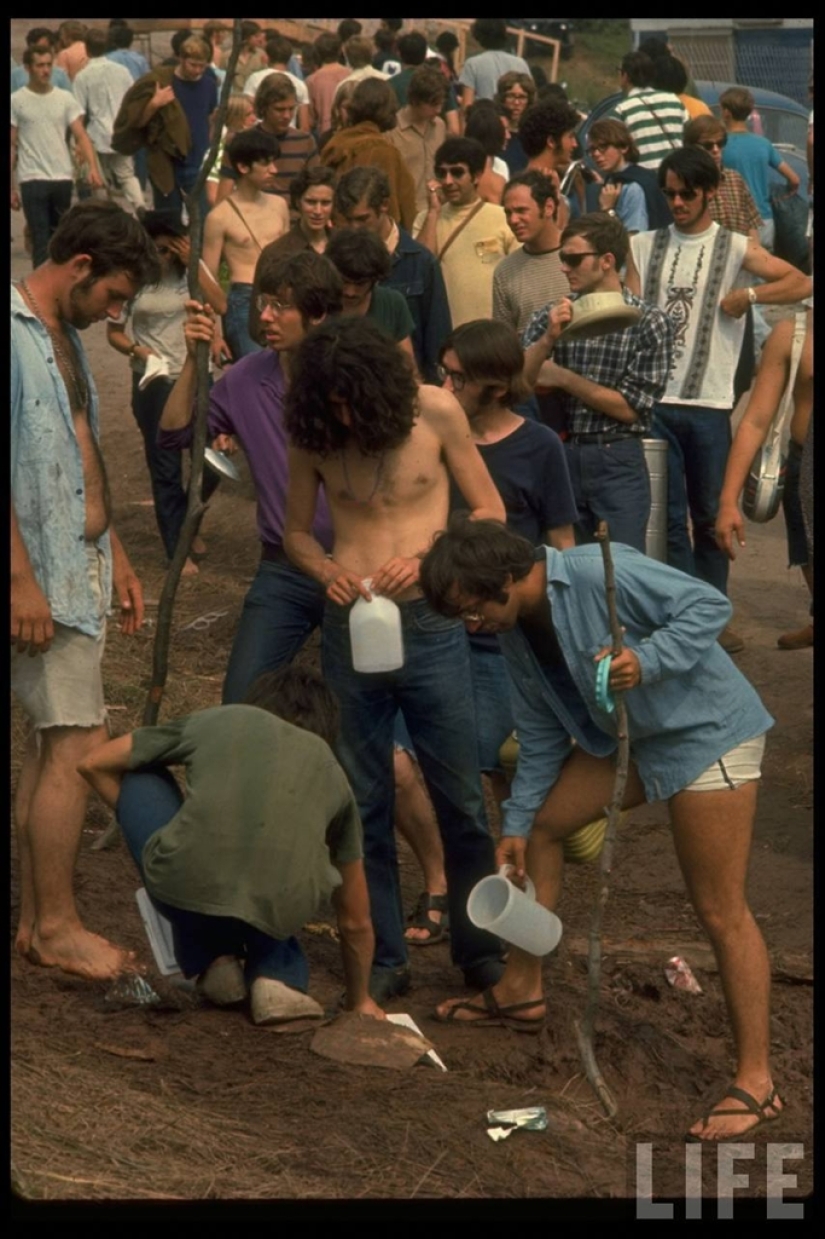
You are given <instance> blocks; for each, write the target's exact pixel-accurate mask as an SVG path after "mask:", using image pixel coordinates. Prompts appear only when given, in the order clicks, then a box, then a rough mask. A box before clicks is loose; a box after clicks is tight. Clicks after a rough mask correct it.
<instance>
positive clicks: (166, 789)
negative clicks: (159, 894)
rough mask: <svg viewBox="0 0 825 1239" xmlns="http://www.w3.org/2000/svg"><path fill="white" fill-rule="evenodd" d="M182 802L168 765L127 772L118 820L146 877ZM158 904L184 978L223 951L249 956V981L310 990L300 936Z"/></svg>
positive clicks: (224, 953) (229, 823)
mask: <svg viewBox="0 0 825 1239" xmlns="http://www.w3.org/2000/svg"><path fill="white" fill-rule="evenodd" d="M182 804H183V797H182V795H181V793H180V789H179V787H178V785H177V783H176V782H175V780H174V779H173V777H172V775H171V774H170V773H169V771H168V770H167V769H166V767H165V766H142V767H141V768H139V769H138V770H134V771H130V772H128V773H127V774H125V775H124V776H123V783H122V785H121V791H120V796H119V798H118V802H117V809H116V814H117V820H118V823H119V825H120V828H121V830H122V831H123V837H124V838H125V840H126V843H127V846H128V848H129V851H130V852H131V854H132V859H133V860H134V862H135V864H136V865H137V867H138V871H139V872H140V875H141V877H143V849H144V847H145V846H146V843H147V841H148V840H149V838H150V837H151V836H152V835H153V834H155V832H156V831H158V830H161V829H162V828H163V827H164V826H166V825H167V823H168V822H170V821H171V820H172V818H173V817H174V816H175V814H176V813H177V812H178V810H179V809H180V807H181V805H182ZM228 829H231V820H230V821H229V822H228ZM150 897H151V896H150ZM152 902H153V903H154V905H155V907H156V908H157V910H158V911H159V912H160V913H162V915H163V916H165V917H166V918H167V919H168V920H169V921H171V923H172V931H173V933H172V937H173V942H174V948H175V958H176V959H177V961H178V963H179V964H180V968H181V971H182V972H183V974H184V976H187V977H195V976H199V975H200V973H202V972H205V970H206V969H207V968H208V967H209V965H210V964H211V963H212V961H213V960H214V959H217V958H218V956H219V955H236V956H238V957H239V958H243V957H244V956H245V957H246V981H247V984H251V983H252V981H254V980H255V978H256V977H271V978H274V979H275V980H278V981H283V983H284V984H285V985H289V986H291V987H292V988H293V989H299V990H303V991H304V992H306V988H307V985H308V983H309V965H308V964H307V960H306V956H305V955H304V952H303V950H302V949H301V945H300V943H299V942H298V940H297V938H285V939H283V940H281V939H278V938H270V936H269V935H268V934H265V933H262V932H261V930H260V929H256V928H255V926H254V925H247V924H246V922H245V921H240V920H238V919H237V918H236V917H231V916H207V915H205V914H204V913H201V912H189V911H187V910H186V909H184V908H173V907H172V906H171V905H170V904H167V903H161V902H160V900H157V899H153V900H152Z"/></svg>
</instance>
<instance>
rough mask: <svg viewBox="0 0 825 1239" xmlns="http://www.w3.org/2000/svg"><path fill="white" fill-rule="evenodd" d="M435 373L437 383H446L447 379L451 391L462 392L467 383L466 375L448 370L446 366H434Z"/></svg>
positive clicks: (458, 371)
mask: <svg viewBox="0 0 825 1239" xmlns="http://www.w3.org/2000/svg"><path fill="white" fill-rule="evenodd" d="M435 372H436V374H437V375H438V381H439V383H446V381H447V379H449V380H450V382H451V383H452V385H453V391H462V390H463V388H464V384H465V383H466V382H467V375H466V374H462V373H461V371H460V370H448V369H447V367H446V366H436V368H435Z"/></svg>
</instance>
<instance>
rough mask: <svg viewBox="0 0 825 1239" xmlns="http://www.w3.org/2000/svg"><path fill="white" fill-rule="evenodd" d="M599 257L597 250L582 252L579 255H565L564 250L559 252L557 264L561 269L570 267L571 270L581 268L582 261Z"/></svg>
mask: <svg viewBox="0 0 825 1239" xmlns="http://www.w3.org/2000/svg"><path fill="white" fill-rule="evenodd" d="M599 256H600V255H599V252H598V250H583V251H582V253H581V254H569V253H565V251H564V250H559V262H560V263H561V264H562V266H563V267H572V268H573V270H575V269H576V267H580V266H581V264H582V259H584V258H598V257H599Z"/></svg>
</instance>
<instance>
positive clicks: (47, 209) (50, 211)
mask: <svg viewBox="0 0 825 1239" xmlns="http://www.w3.org/2000/svg"><path fill="white" fill-rule="evenodd" d="M20 203H21V205H22V207H23V214H24V215H25V217H26V223H27V224H28V225H29V232H30V233H31V234H32V266H33V267H39V266H40V264H41V262H45V261H46V259H47V258H48V256H49V241H50V240H51V238H52V233H53V232H54V230H55V229H56V228H57V225H58V224H59V223H60V217H61V215H63V213H64V212H65V211H68V209H69V207H70V206H71V205H72V182H71V181H21V182H20Z"/></svg>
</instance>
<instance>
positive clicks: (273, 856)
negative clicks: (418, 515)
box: [79, 667, 384, 1024]
mask: <svg viewBox="0 0 825 1239" xmlns="http://www.w3.org/2000/svg"><path fill="white" fill-rule="evenodd" d="M338 716H339V715H338V705H337V702H336V700H335V698H334V697H333V695H332V693H331V692H330V690H329V689H328V688H327V687H326V685H325V684H324V683H323V682H322V681H321V679H320V677H318V676H317V675H316V674H314V673H312V672H309V671H308V670H306V669H305V668H299V667H283V668H281V669H280V670H278V671H273V672H267V673H266V674H265V675H262V676H260V677H259V678H258V679H257V680H256V681H255V682H254V683H253V685H252V686H251V688H250V689H249V691H248V693H247V695H246V698H245V701H244V703H243V704H239V705H225V706H216V707H213V708H212V709H207V710H201V711H199V712H198V713H196V714H191V715H189V716H188V717H187V718H183V719H177V720H174V721H172V722H169V723H164V724H162V725H160V726H157V727H141V728H139V729H138V730H137V731H135V732H132V733H131V734H129V735H125V736H120V737H119V738H118V739H116V740H111V741H109V742H108V743H107V744H103V745H101V746H100V747H99V748H97V749H95V750H94V751H93V752H92V753H91V754H90V756H89V757H88V758H87V759H86V760H85V761H84V762H83V764H82V765H81V766H80V767H79V771H80V773H81V774H82V775H83V776H84V778H86V779H87V780H88V781H89V783H91V785H92V787H94V789H95V790H96V791H97V792H98V794H99V795H100V796H101V797H102V798H103V800H105V801H106V803H107V804H109V805H111V806H112V808H114V809H115V812H116V814H117V819H118V822H119V824H120V827H121V829H122V830H123V834H124V837H125V839H126V842H127V844H128V846H129V850H130V851H131V853H132V857H133V859H134V861H135V863H136V865H137V866H138V869H139V870H140V873H141V876H142V877H143V880H144V882H145V883H146V888H147V890H148V892H149V894H150V896H151V897H152V900H153V902H154V903H155V905H156V907H157V908H158V910H159V911H160V912H162V913H163V915H164V916H167V917H168V918H169V920H170V921H171V922H172V926H173V932H174V944H175V955H176V957H177V959H178V962H179V963H180V965H181V969H182V971H183V973H184V975H185V976H187V977H192V976H197V978H198V989H199V991H200V992H201V993H202V994H203V996H204V997H206V998H208V999H209V1000H210V1001H211V1002H214V1003H216V1004H217V1005H218V1006H231V1005H234V1004H235V1003H239V1002H242V1001H243V1000H244V998H245V997H246V994H247V990H248V991H249V995H250V1001H251V1013H252V1021H253V1023H255V1024H280V1023H285V1022H286V1021H289V1020H295V1019H305V1018H312V1017H320V1016H322V1015H323V1008H322V1007H321V1006H320V1004H319V1003H317V1002H316V1001H315V1000H314V999H313V998H310V996H309V995H308V994H307V993H306V989H307V982H308V976H309V969H308V964H307V960H306V957H305V955H304V953H303V951H302V949H301V947H300V945H299V943H298V941H297V939H296V938H295V937H294V935H295V934H296V933H297V932H298V930H299V929H300V928H301V926H302V925H304V924H305V923H306V922H307V921H309V920H311V918H312V917H313V916H314V915H316V914H317V911H318V908H319V905H320V903H321V901H322V899H323V898H324V897H326V896H329V897H331V899H332V902H333V905H334V907H335V910H336V913H337V918H338V930H339V933H340V936H341V954H342V957H343V965H344V976H345V980H346V998H345V1005H346V1008H347V1009H348V1010H351V1011H358V1012H360V1013H361V1014H363V1015H372V1016H376V1017H380V1018H383V1014H384V1013H383V1011H382V1010H381V1008H380V1007H378V1006H377V1005H376V1003H375V1002H373V1000H372V999H371V998H370V997H369V994H368V992H367V986H368V983H369V975H370V967H371V965H372V956H373V949H374V942H375V939H374V934H373V929H372V923H371V921H370V906H369V897H368V894H367V885H366V879H365V877H364V862H363V859H362V855H363V852H362V835H361V823H360V819H359V817H358V810H357V808H356V805H355V801H354V799H353V795H352V792H351V791H350V788H349V785H348V783H347V780H346V778H345V776H344V772H343V770H342V769H341V767H340V766H339V765H338V763H337V761H336V760H335V757H334V756H333V754H332V752H331V750H330V748H329V746H330V745H331V744H333V743H334V741H335V738H336V735H337V732H338ZM177 764H180V765H183V766H185V768H186V788H187V794H186V796H185V798H184V797H183V796H182V794H181V792H180V790H179V788H178V785H177V783H176V782H175V779H174V778H173V777H172V775H171V774H170V772H169V771H168V770H167V769H166V767H167V766H170V765H177ZM285 944H286V945H289V946H290V948H291V949H290V951H289V952H284V950H283V949H282V948H283V947H284V945H285ZM242 961H244V962H242ZM244 963H245V967H244Z"/></svg>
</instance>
